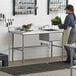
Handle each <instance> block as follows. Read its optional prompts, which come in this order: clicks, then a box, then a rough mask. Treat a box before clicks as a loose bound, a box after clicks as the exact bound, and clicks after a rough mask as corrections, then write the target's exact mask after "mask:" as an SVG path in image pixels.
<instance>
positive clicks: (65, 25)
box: [59, 16, 71, 29]
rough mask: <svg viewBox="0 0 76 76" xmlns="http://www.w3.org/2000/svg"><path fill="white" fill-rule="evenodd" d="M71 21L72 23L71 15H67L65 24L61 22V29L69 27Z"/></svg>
mask: <svg viewBox="0 0 76 76" xmlns="http://www.w3.org/2000/svg"><path fill="white" fill-rule="evenodd" d="M70 23H71V18H70V16H66V18H65V21H64V24H60V25H59V28H60V29H67V27H68V26H69V25H70Z"/></svg>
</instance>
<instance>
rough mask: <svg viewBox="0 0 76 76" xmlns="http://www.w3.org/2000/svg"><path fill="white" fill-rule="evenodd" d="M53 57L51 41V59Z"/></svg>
mask: <svg viewBox="0 0 76 76" xmlns="http://www.w3.org/2000/svg"><path fill="white" fill-rule="evenodd" d="M52 57H53V42H52V41H51V59H52Z"/></svg>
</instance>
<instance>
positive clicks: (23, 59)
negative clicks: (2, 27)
mask: <svg viewBox="0 0 76 76" xmlns="http://www.w3.org/2000/svg"><path fill="white" fill-rule="evenodd" d="M23 61H24V35H22V63H23Z"/></svg>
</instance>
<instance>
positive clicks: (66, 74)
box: [0, 58, 76, 76]
mask: <svg viewBox="0 0 76 76" xmlns="http://www.w3.org/2000/svg"><path fill="white" fill-rule="evenodd" d="M59 60H61V59H60V58H54V59H52V61H53V62H54V61H59ZM50 61H51V60H50ZM48 62H49V59H48V58H44V59H34V60H26V61H24V64H22V63H21V61H17V62H9V67H11V66H12V67H13V66H20V65H30V64H36V63H48ZM0 76H14V75H10V74H7V73H5V72H2V71H0ZM15 76H16V75H15ZM17 76H70V69H62V70H55V71H47V72H41V73H32V74H26V75H25V74H23V75H17ZM74 76H76V71H74Z"/></svg>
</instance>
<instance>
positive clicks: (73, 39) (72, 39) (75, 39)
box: [64, 34, 76, 61]
mask: <svg viewBox="0 0 76 76" xmlns="http://www.w3.org/2000/svg"><path fill="white" fill-rule="evenodd" d="M75 42H76V34H70V36H69V39H68V44H73V43H75ZM64 48H65V49H66V51H67V60H68V61H70V51H71V50H70V48H69V47H67V46H64ZM75 50H76V49H74V54H75V55H76V51H75ZM74 58H75V59H76V56H74Z"/></svg>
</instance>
